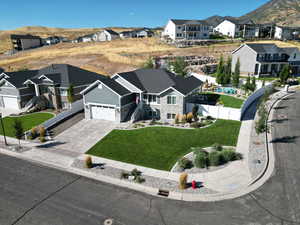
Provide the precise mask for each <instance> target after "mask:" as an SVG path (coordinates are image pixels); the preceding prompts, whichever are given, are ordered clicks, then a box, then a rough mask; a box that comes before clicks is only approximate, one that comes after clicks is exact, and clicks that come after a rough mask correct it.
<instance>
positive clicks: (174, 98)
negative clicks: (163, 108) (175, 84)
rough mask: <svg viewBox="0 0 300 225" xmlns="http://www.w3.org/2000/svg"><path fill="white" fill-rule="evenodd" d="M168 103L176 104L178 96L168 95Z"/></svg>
mask: <svg viewBox="0 0 300 225" xmlns="http://www.w3.org/2000/svg"><path fill="white" fill-rule="evenodd" d="M167 104H168V105H176V96H171V95H170V96H168V97H167Z"/></svg>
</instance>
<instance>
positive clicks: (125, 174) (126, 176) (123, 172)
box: [120, 171, 129, 179]
mask: <svg viewBox="0 0 300 225" xmlns="http://www.w3.org/2000/svg"><path fill="white" fill-rule="evenodd" d="M128 177H129V173H127V172H125V171H122V172H121V175H120V178H121V179H128Z"/></svg>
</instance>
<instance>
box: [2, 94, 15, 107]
mask: <svg viewBox="0 0 300 225" xmlns="http://www.w3.org/2000/svg"><path fill="white" fill-rule="evenodd" d="M3 106H4V107H5V108H7V109H19V104H18V99H17V98H15V97H7V96H3Z"/></svg>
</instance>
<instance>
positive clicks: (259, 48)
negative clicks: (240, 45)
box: [246, 43, 279, 53]
mask: <svg viewBox="0 0 300 225" xmlns="http://www.w3.org/2000/svg"><path fill="white" fill-rule="evenodd" d="M246 45H248V46H249V47H250V48H252V49H253V50H254V51H256V52H257V53H265V52H270V51H271V50H272V49H274V48H278V47H277V45H275V44H271V43H270V44H259V43H248V44H246ZM278 49H279V48H278Z"/></svg>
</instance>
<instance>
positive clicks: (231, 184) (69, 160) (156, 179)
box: [0, 92, 286, 201]
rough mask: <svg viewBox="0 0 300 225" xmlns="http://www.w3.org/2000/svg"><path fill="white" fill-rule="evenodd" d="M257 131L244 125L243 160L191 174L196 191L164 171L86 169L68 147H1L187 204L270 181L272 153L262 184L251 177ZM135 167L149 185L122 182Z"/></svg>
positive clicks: (117, 165) (112, 165) (121, 166)
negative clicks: (197, 183) (161, 191)
mask: <svg viewBox="0 0 300 225" xmlns="http://www.w3.org/2000/svg"><path fill="white" fill-rule="evenodd" d="M284 95H286V93H283V92H280V93H279V94H278V93H277V94H276V96H273V97H274V99H273V98H272V101H275V100H276V99H277V98H279V97H282V96H284ZM270 104H271V103H270ZM253 129H254V121H253V120H248V121H243V122H242V125H241V132H240V134H239V138H238V143H237V149H236V151H237V152H240V153H242V154H243V157H244V159H243V160H241V161H235V162H231V163H230V164H229V165H228V166H226V167H225V168H223V169H220V170H216V171H211V172H205V173H199V174H190V175H189V178H188V181H189V182H191V181H192V180H196V181H201V182H203V185H204V187H202V188H198V189H196V190H193V189H191V188H189V189H187V190H184V191H182V190H179V189H178V180H179V176H180V174H179V173H171V172H168V171H160V170H155V169H151V168H145V167H141V166H136V165H132V164H127V163H122V162H118V161H113V160H109V159H104V158H99V157H94V156H93V157H92V158H93V163H95V164H104V169H101V168H100V167H95V168H93V169H86V168H84V159H85V157H86V155H85V154H81V153H76V152H74V151H72V150H70V151H69V150H66V149H65V148H64V149H59V146H58V147H55V148H54V147H49V148H40V147H38V146H39V144H35V143H30V142H26V141H22V146H25V147H27V148H29V149H30V150H28V151H25V152H22V153H17V152H12V151H9V150H6V149H4V148H3V147H2V146H0V153H3V154H8V155H11V156H14V157H18V158H21V159H25V160H29V161H33V162H36V163H40V164H43V165H46V166H50V167H54V168H57V169H61V170H64V171H68V172H71V173H75V174H78V175H81V176H85V177H89V178H92V179H95V180H99V181H102V182H107V183H110V184H115V185H118V186H122V187H126V188H130V189H134V190H137V191H141V192H145V193H147V194H151V195H155V196H157V193H158V190H159V189H164V190H168V191H170V194H169V198H170V199H176V200H185V201H219V200H224V199H231V198H235V197H239V196H242V195H244V194H247V193H249V192H251V191H253V190H255V189H257V188H258V187H259V186H261V185H262V184H263V183H264V182H265V181H266V180H267V179H268V178H269V176H270V175H271V172H272V171H273V170H272V168H273V167H272V166H274V165H272V163H273V162H274V158H273V157H274V155H273V154H272V152H271V154H270V157H271V159H270V160H268V162H269V163H268V164H267V165H266V166H267V167H268V166H269V167H270V168H269V170H268V168H267V169H264V171H262V172H261V173H260V174H259V176H261V178H260V180H259V182H256V183H254V184H253V180H254V178H255V179H256V178H257V177H253V176H252V175H251V171H250V169H249V152H250V151H249V148H250V146H251V142H253V140H251V138H252V136H251V132H252V131H253ZM1 141H2V140H1ZM8 143H10V144H11V143H17V140H15V139H13V138H8ZM50 145H51V143H50ZM73 147H74V146H73ZM270 151H272V149H270ZM135 168H137V169H138V170H140V171H141V172H142V176H143V177H145V178H146V182H145V183H142V184H137V183H134V182H130V181H127V180H121V179H120V174H121V172H122V171H131V170H132V169H135ZM270 171H271V172H270ZM264 174H266V176H264Z"/></svg>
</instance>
